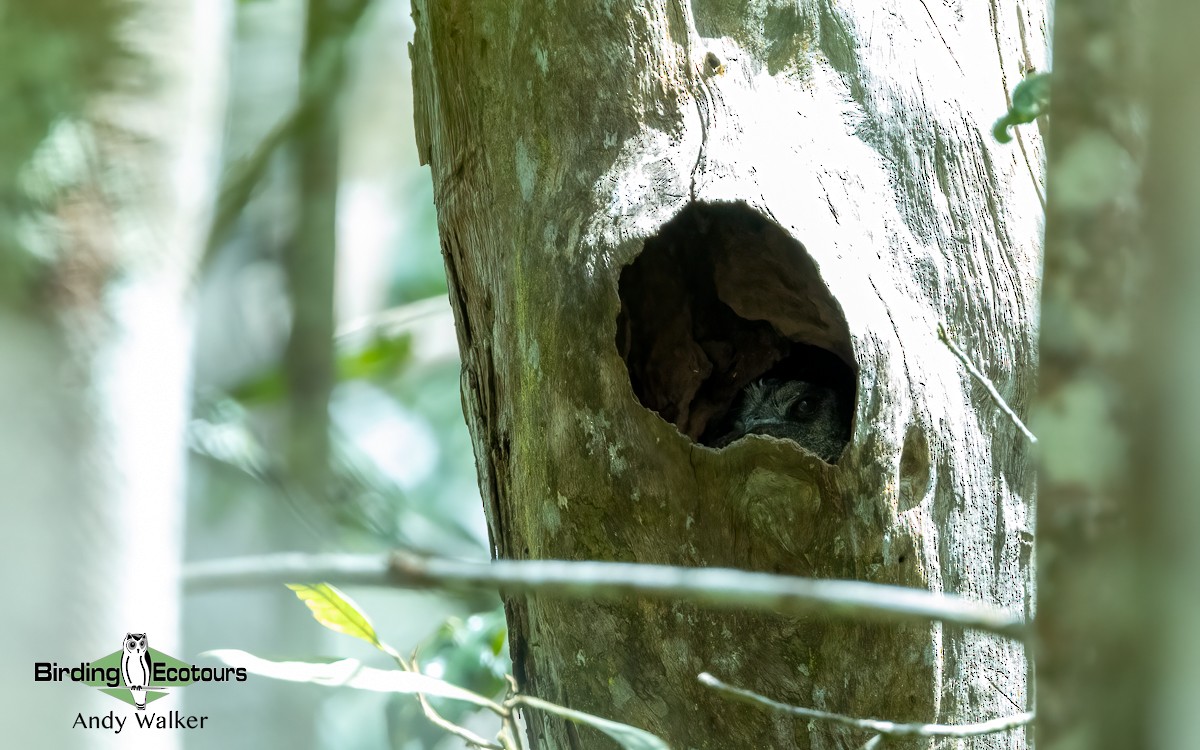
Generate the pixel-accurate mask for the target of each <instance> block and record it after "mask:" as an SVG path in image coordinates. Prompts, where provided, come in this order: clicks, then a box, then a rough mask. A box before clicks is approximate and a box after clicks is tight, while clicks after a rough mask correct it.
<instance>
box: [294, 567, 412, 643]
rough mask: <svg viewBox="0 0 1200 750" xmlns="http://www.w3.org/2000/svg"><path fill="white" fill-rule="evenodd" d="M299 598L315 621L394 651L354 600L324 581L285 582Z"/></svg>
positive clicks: (333, 629)
mask: <svg viewBox="0 0 1200 750" xmlns="http://www.w3.org/2000/svg"><path fill="white" fill-rule="evenodd" d="M287 587H288V588H289V589H291V590H292V591H294V592H296V596H297V597H298V598H299V599H300V601H302V602H304V603H305V604H306V605H308V608H309V610H310V611H311V612H312V616H313V618H314V619H316V621H317V622H319V623H321V624H322V625H324V626H325V627H327V628H329V629H330V630H332V631H334V632H336V633H345V634H346V635H352V636H354V637H355V638H361V639H362V640H364V641H366V642H367V643H369V644H371V645H372V646H374V647H375V648H377V649H379V650H380V651H383V652H384V653H386V654H392V655H394V651H393V649H392V647H391V646H388V645H387V644H386V643H384V642H383V641H381V640H379V636H378V635H376V633H375V626H374V625H372V624H371V620H370V618H368V617H367V615H366V613H365V612H363V611H362V610H361V609H360V608H359V606H358V605H357V604H355V603H354V600H353V599H351V598H350V597H348V596H346V594H344V593H342V591H340V590H339V589H338V588H337V587H336V586H331V585H330V584H328V583H289V584H287Z"/></svg>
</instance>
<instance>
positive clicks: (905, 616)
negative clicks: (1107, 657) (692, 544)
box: [184, 551, 1029, 642]
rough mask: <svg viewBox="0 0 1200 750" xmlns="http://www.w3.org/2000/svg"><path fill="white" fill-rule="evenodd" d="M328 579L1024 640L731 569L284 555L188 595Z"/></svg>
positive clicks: (982, 624)
mask: <svg viewBox="0 0 1200 750" xmlns="http://www.w3.org/2000/svg"><path fill="white" fill-rule="evenodd" d="M297 581H325V582H329V583H334V584H337V585H363V586H396V587H401V588H429V587H438V588H448V589H458V590H479V589H483V590H494V589H499V590H501V591H504V592H507V593H535V594H549V595H556V596H563V597H567V598H574V599H616V598H622V597H631V596H643V597H649V598H654V599H668V600H675V599H677V600H685V601H690V602H693V603H695V604H699V605H704V606H710V607H716V608H722V609H745V610H758V611H767V612H776V613H781V614H790V615H811V614H816V615H827V616H837V617H845V618H855V619H862V620H873V621H877V622H928V621H931V620H938V621H942V622H949V623H953V624H955V625H960V626H962V627H967V628H975V629H977V630H983V631H986V632H989V633H995V634H997V635H1001V636H1004V637H1006V638H1011V639H1014V640H1017V641H1021V642H1026V641H1027V640H1028V638H1029V629H1028V626H1027V625H1026V623H1025V622H1023V621H1022V620H1021V618H1020V617H1018V616H1015V615H1013V614H1010V613H1008V612H1005V611H1003V610H1000V609H997V608H995V607H991V606H988V605H986V604H983V603H981V602H974V601H970V600H967V599H962V598H959V597H956V596H953V595H944V594H934V593H931V592H928V591H923V590H920V589H911V588H903V587H899V586H885V585H881V584H874V583H865V582H862V581H832V580H817V579H811V578H799V577H796V576H779V575H771V574H767V573H748V572H745V571H740V570H730V569H725V568H685V567H674V566H669V565H640V564H631V563H608V562H566V561H559V560H520V561H514V560H497V561H494V562H491V563H482V562H464V561H459V560H447V559H439V558H433V557H418V556H416V555H413V554H411V553H407V552H401V551H396V552H393V553H391V554H390V555H301V554H286V553H285V554H279V555H264V556H260V557H248V558H232V559H225V560H213V561H208V562H202V563H191V564H189V565H187V566H186V567H185V571H184V583H185V585H186V586H187V587H188V588H189V589H190V590H193V591H195V590H201V589H212V588H219V587H231V586H257V585H268V584H282V583H295V582H297Z"/></svg>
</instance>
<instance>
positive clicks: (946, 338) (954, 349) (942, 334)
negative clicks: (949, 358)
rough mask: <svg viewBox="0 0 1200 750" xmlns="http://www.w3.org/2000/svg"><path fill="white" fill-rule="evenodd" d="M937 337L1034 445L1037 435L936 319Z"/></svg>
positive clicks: (944, 326)
mask: <svg viewBox="0 0 1200 750" xmlns="http://www.w3.org/2000/svg"><path fill="white" fill-rule="evenodd" d="M938 338H939V339H941V340H942V343H943V344H945V345H946V348H948V349H949V350H950V353H951V354H953V355H954V356H955V357H957V358H958V361H959V362H962V364H963V367H965V368H967V372H969V373H971V377H973V378H975V380H977V381H978V382H979V384H980V385H982V386H983V387H984V388H985V389H986V390H987V392H988V395H989V396H991V397H992V401H993V402H995V404H996V407H997V408H999V409H1000V411H1001V412H1003V413H1004V416H1006V417H1008V418H1009V419H1010V420H1011V421H1012V423H1013V424H1014V425H1016V426H1017V429H1018V430H1020V431H1021V434H1022V435H1024V436H1025V438H1026V439H1027V440H1028V441H1029V442H1030V444H1033V445H1036V444H1037V441H1038V439H1037V436H1036V435H1034V434H1033V432H1031V431H1030V429H1029V428H1028V427H1026V426H1025V423H1024V422H1022V421H1021V418H1020V417H1018V416H1017V413H1016V412H1015V411H1013V409H1012V407H1011V406H1009V405H1008V402H1007V401H1005V400H1004V398H1003V397H1002V396H1001V395H1000V392H999V391H997V390H996V386H994V385H992V381H990V380H988V378H987V376H986V375H984V374H983V373H982V372H980V371H979V368H978V367H976V366H975V365H974V364H973V363H972V362H971V360H969V359H967V355H966V353H965V352H963V350H962V349H960V348H959V347H958V344H955V343H954V341H953V340H952V339H951V338H950V333H949V331H947V330H946V324H945V323H943V322H941V321H938Z"/></svg>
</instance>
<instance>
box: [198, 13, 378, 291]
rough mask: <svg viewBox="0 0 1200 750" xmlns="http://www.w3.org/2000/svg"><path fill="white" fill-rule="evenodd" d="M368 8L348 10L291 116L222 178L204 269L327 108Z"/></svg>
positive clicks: (307, 69)
mask: <svg viewBox="0 0 1200 750" xmlns="http://www.w3.org/2000/svg"><path fill="white" fill-rule="evenodd" d="M369 5H370V3H369V0H356V2H355V3H354V4H353V5H352V6H350V7H349V8H347V10H346V17H345V20H344V22H343V24H342V28H341V29H340V33H338V34H335V35H333V36H332V37H330V38H327V39H325V40H324V41H323V43H322V44H321V46H320V47H319V49H317V50H315V51H314V53H313V54H312V55H308V56H307V59H306V60H305V65H304V75H303V76H302V77H301V78H302V84H301V89H300V94H299V101H298V102H297V103H296V105H295V106H294V107H293V108H292V110H291V111H290V112H288V113H287V114H286V115H284V116H283V117H282V118H280V120H279V122H278V123H277V124H276V125H275V127H274V128H272V129H271V131H270V132H269V133H268V134H267V135H266V137H264V138H263V139H262V141H260V142H259V143H258V145H257V146H255V148H254V150H253V151H252V152H251V153H250V154H249V155H248V156H246V157H245V158H243V159H240V160H238V161H237V162H236V163H235V164H233V165H231V166H230V167H229V168H228V170H227V171H226V174H225V175H224V176H223V177H222V178H221V185H220V187H219V190H218V193H217V202H216V203H217V205H216V207H215V209H214V211H213V218H212V223H211V224H210V225H209V231H208V246H207V248H206V249H205V252H204V257H203V259H202V260H201V268H207V267H208V266H209V265H210V264H211V263H212V261H213V259H214V258H215V256H216V254H217V252H218V250H219V249H220V248H221V246H222V244H223V243H224V241H225V239H226V238H227V237H228V236H229V231H230V230H231V229H232V228H233V225H234V224H235V223H236V222H237V219H238V217H239V216H241V214H242V210H243V209H244V208H245V207H246V204H247V203H248V202H249V200H250V196H251V195H252V194H253V193H254V189H255V188H256V187H258V184H259V183H260V182H262V178H263V175H264V174H266V171H267V167H268V166H270V164H271V159H272V157H273V156H274V155H275V153H276V152H277V151H278V150H279V148H280V147H281V146H283V145H284V144H285V143H287V142H288V141H290V140H291V137H292V136H293V135H294V134H295V132H296V131H297V129H298V128H299V127H301V126H302V125H303V123H304V121H305V120H306V119H307V118H308V117H309V116H310V115H311V114H312V113H313V112H314V111H315V110H317V109H319V108H320V107H322V106H326V105H327V104H328V102H329V99H330V97H331V96H332V95H333V93H334V91H335V90H336V87H337V85H338V84H339V83H340V81H341V75H342V69H343V67H344V64H343V61H342V53H343V49H342V48H343V45H344V44H345V42H346V40H347V39H348V38H349V36H350V35H351V34H352V33H354V30H355V28H356V27H357V25H358V21H359V20H360V19H361V18H362V17H363V15H364V14H365V12H366V10H367V7H368V6H369Z"/></svg>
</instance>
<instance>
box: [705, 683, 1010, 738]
mask: <svg viewBox="0 0 1200 750" xmlns="http://www.w3.org/2000/svg"><path fill="white" fill-rule="evenodd" d="M699 680H700V682H701V683H703V684H704V685H707V686H708V687H710V688H713V689H714V690H717V691H719V692H721V693H723V694H725V695H728V696H729V697H730V698H733V699H734V700H737V701H740V702H742V703H749V704H751V705H756V706H760V707H765V708H769V709H771V710H772V711H780V712H782V713H788V714H792V715H793V716H799V717H801V718H804V719H813V720H816V721H830V722H833V723H835V724H842V725H845V726H849V727H854V728H856V729H865V730H867V731H870V732H875V733H877V734H884V735H887V736H889V737H977V736H979V735H981V734H995V733H997V732H1007V731H1008V730H1010V729H1016V728H1018V727H1023V726H1025V725H1026V724H1030V723H1032V722H1033V713H1032V712H1026V713H1020V714H1014V715H1012V716H1002V717H1000V718H998V719H990V720H988V721H981V722H978V723H975V724H956V725H950V724H897V723H895V722H891V721H883V720H882V719H856V718H854V717H852V716H843V715H842V714H833V713H829V712H828V711H818V710H816V709H813V708H801V707H800V706H790V705H788V704H786V703H780V702H779V701H774V700H771V699H770V698H767V697H766V696H763V695H759V694H758V693H755V692H752V691H750V690H744V689H742V688H737V687H733V686H732V685H726V684H725V683H724V682H721V681H720V680H718V679H717V678H716V677H713V676H712V675H711V674H709V673H708V672H702V673H700V675H699ZM868 744H869V743H868Z"/></svg>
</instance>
